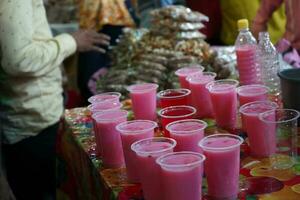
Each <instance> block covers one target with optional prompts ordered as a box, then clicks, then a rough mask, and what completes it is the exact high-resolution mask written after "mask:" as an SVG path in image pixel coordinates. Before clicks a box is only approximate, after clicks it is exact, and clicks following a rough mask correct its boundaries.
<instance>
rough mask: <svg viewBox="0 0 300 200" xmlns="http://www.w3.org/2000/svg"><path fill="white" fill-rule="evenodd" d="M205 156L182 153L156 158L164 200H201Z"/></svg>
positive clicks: (188, 152)
mask: <svg viewBox="0 0 300 200" xmlns="http://www.w3.org/2000/svg"><path fill="white" fill-rule="evenodd" d="M204 160H205V156H204V155H202V154H200V153H195V152H190V151H183V152H176V153H169V154H166V155H163V156H160V157H159V158H157V160H156V162H157V163H158V164H159V165H160V167H161V182H162V188H163V191H164V199H165V200H171V199H172V200H187V199H188V200H201V199H202V194H201V193H202V190H201V189H202V175H203V162H204Z"/></svg>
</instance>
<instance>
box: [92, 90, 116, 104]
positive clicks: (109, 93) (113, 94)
mask: <svg viewBox="0 0 300 200" xmlns="http://www.w3.org/2000/svg"><path fill="white" fill-rule="evenodd" d="M104 95H111V96H116V98H113V99H107V100H104V101H103V102H105V101H111V100H114V99H117V98H118V99H119V98H120V97H121V93H120V92H104V93H100V94H96V95H93V96H91V97H90V98H88V102H90V103H97V102H98V101H97V100H96V98H97V97H98V96H104ZM100 102H102V101H100Z"/></svg>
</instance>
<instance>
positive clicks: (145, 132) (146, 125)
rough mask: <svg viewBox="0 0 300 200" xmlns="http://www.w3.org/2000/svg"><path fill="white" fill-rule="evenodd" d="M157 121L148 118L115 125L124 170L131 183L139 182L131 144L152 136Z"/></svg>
mask: <svg viewBox="0 0 300 200" xmlns="http://www.w3.org/2000/svg"><path fill="white" fill-rule="evenodd" d="M156 127H157V123H156V122H153V121H149V120H133V121H128V122H123V123H121V124H119V125H117V127H116V129H117V130H118V131H119V132H120V133H121V139H122V146H123V152H124V158H125V163H126V172H127V177H128V180H129V181H130V182H132V183H138V182H139V176H138V173H137V171H138V168H139V166H138V165H137V163H136V155H135V153H134V152H133V151H132V150H131V145H132V144H133V143H134V142H136V141H138V140H141V139H146V138H151V137H154V129H155V128H156Z"/></svg>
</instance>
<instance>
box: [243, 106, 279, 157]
mask: <svg viewBox="0 0 300 200" xmlns="http://www.w3.org/2000/svg"><path fill="white" fill-rule="evenodd" d="M277 108H278V105H277V104H276V103H274V102H272V101H254V102H250V103H247V104H245V105H243V106H242V107H240V113H241V117H242V126H243V130H245V131H246V132H247V135H248V138H249V145H250V150H251V155H252V156H254V157H268V156H270V155H272V154H274V153H275V151H276V136H275V132H274V133H271V132H268V131H267V130H266V129H267V128H268V127H267V126H266V124H265V123H263V122H262V121H261V120H260V119H259V114H260V113H264V112H266V111H271V112H273V114H275V110H276V109H277ZM270 133H271V134H270Z"/></svg>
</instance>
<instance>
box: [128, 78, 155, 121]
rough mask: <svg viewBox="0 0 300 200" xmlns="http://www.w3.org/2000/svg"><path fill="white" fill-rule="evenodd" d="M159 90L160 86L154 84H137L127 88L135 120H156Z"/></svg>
mask: <svg viewBox="0 0 300 200" xmlns="http://www.w3.org/2000/svg"><path fill="white" fill-rule="evenodd" d="M157 88H158V85H157V84H154V83H143V84H136V85H131V86H129V87H128V88H127V90H128V91H129V92H130V98H131V101H132V109H133V113H134V117H135V119H144V120H152V121H155V120H156V90H157Z"/></svg>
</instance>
